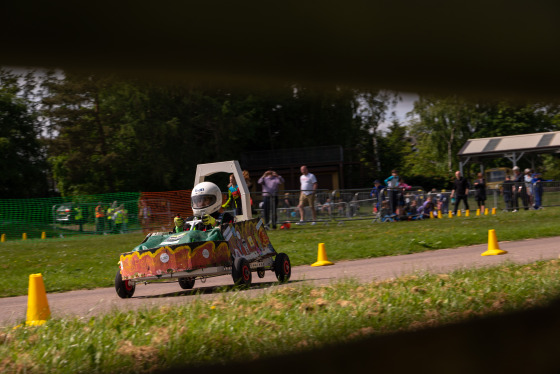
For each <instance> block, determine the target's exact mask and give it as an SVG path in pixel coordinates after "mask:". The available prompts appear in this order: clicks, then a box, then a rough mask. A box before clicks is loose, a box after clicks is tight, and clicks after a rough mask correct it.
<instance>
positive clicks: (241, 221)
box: [115, 161, 291, 299]
mask: <svg viewBox="0 0 560 374" xmlns="http://www.w3.org/2000/svg"><path fill="white" fill-rule="evenodd" d="M219 172H225V173H232V174H234V176H235V179H236V181H238V186H239V189H240V192H241V199H242V202H243V203H242V214H241V215H238V216H236V217H235V219H234V222H233V223H229V224H223V225H221V226H220V227H219V228H216V229H214V230H213V231H214V232H213V233H210V236H209V237H208V239H209V240H205V241H194V242H193V241H192V235H191V234H190V233H191V231H185V232H180V233H168V232H165V233H162V232H154V233H150V234H148V235H147V236H146V238H145V239H144V241H143V242H142V243H140V245H138V246H137V247H135V248H134V249H133V250H132V251H130V252H126V253H122V254H121V256H120V261H119V267H120V268H119V270H118V271H117V275H116V277H115V289H116V291H117V295H119V297H121V298H123V299H124V298H130V297H132V296H133V295H134V291H135V289H136V284H138V283H145V284H147V283H151V282H160V281H162V280H167V281H177V282H178V283H179V286H180V287H181V288H182V289H187V290H188V289H192V288H193V287H194V284H195V281H196V279H200V280H202V281H204V280H206V278H209V277H216V276H220V275H227V274H230V275H231V276H232V278H233V282H234V284H235V285H239V286H243V287H249V286H250V285H251V282H252V273H253V272H256V273H257V275H258V277H259V278H264V276H265V272H266V271H267V270H269V271H273V272H274V273H275V275H276V278H277V279H278V281H279V282H287V281H288V280H289V279H290V276H291V264H290V259H289V257H288V255H287V254H285V253H277V252H276V251H275V250H274V248H273V246H272V244H271V243H270V240H269V238H268V235H267V233H266V229H265V227H264V226H265V225H264V222H263V220H262V219H260V218H255V219H253V218H252V213H251V209H250V196H249V190H248V188H247V184H246V183H245V179H244V178H243V175H242V172H241V168H240V166H239V163H238V162H237V161H224V162H218V163H212V164H201V165H198V166H197V170H196V176H195V185H196V184H198V183H201V182H203V181H204V178H205V177H207V176H209V175H212V174H215V173H219ZM196 223H197V221H196V220H195V221H191V222H190V224H191V225H195V224H196Z"/></svg>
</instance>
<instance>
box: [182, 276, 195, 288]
mask: <svg viewBox="0 0 560 374" xmlns="http://www.w3.org/2000/svg"><path fill="white" fill-rule="evenodd" d="M194 281H195V279H194V278H179V286H181V288H182V289H184V290H192V288H193V287H194Z"/></svg>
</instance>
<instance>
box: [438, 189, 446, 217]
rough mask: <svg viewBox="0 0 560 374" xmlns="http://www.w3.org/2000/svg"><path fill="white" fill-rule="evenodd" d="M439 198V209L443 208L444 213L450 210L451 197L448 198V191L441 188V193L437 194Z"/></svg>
mask: <svg viewBox="0 0 560 374" xmlns="http://www.w3.org/2000/svg"><path fill="white" fill-rule="evenodd" d="M437 198H438V202H437V209H438V210H441V213H442V214H447V212H448V210H449V199H448V198H447V192H446V191H445V190H441V193H439V194H437Z"/></svg>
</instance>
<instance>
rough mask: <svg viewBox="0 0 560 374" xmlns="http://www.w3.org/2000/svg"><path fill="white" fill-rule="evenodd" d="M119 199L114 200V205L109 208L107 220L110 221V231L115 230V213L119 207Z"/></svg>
mask: <svg viewBox="0 0 560 374" xmlns="http://www.w3.org/2000/svg"><path fill="white" fill-rule="evenodd" d="M118 204H119V203H118V202H117V200H115V201H113V205H111V206H110V207H109V208H107V222H108V223H109V233H113V232H114V231H115V213H116V212H117V207H118Z"/></svg>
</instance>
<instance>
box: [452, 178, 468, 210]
mask: <svg viewBox="0 0 560 374" xmlns="http://www.w3.org/2000/svg"><path fill="white" fill-rule="evenodd" d="M468 196H469V181H468V180H467V179H466V178H465V177H463V176H462V175H461V172H460V171H459V170H457V171H456V172H455V180H454V181H453V189H452V190H451V198H453V197H455V207H454V208H453V214H454V215H457V209H458V208H459V203H460V202H461V200H463V203H464V204H465V210H469V202H468Z"/></svg>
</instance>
